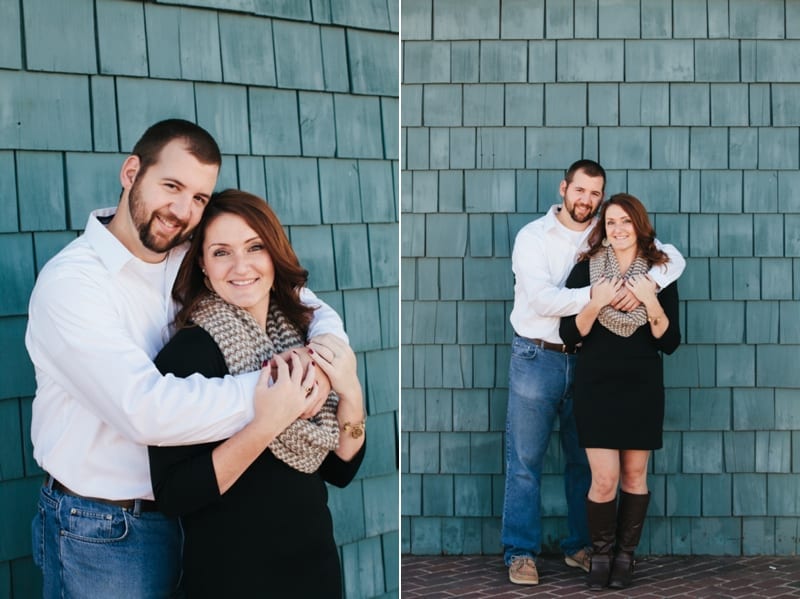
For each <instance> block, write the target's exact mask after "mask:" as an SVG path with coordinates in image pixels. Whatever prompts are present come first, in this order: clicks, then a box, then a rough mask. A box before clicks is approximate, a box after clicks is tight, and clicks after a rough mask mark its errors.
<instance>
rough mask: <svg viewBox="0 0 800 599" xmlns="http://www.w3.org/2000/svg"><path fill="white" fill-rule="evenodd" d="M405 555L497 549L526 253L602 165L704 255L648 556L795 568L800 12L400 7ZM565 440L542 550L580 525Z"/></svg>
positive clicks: (664, 3)
mask: <svg viewBox="0 0 800 599" xmlns="http://www.w3.org/2000/svg"><path fill="white" fill-rule="evenodd" d="M401 17H402V21H403V37H404V39H403V40H402V48H401V52H402V58H403V71H402V76H403V77H404V80H403V88H402V89H403V91H402V94H403V103H402V104H403V106H402V108H403V110H402V115H401V125H402V133H401V139H402V141H403V153H402V155H401V159H400V160H401V167H402V169H403V172H402V193H403V196H402V198H403V199H402V203H401V209H402V222H403V226H402V231H401V260H402V266H401V268H402V273H403V285H402V290H401V295H402V299H403V305H402V322H401V331H402V335H403V352H402V354H403V375H402V379H401V386H402V392H403V420H402V428H403V453H402V456H403V463H402V472H403V476H404V485H403V498H402V512H401V513H402V516H403V518H402V525H401V531H402V548H403V551H405V552H410V553H415V554H437V553H481V552H483V553H499V552H500V551H501V546H500V542H499V541H500V540H499V528H500V518H501V512H502V494H503V467H504V465H503V461H504V444H503V435H504V428H505V427H504V418H505V405H506V401H507V399H506V396H507V390H506V387H507V380H506V376H507V375H506V371H507V367H508V358H509V356H508V353H509V352H508V347H509V342H510V339H511V335H512V331H511V328H510V325H509V324H508V314H509V312H510V309H511V305H512V300H513V277H512V273H511V265H510V259H509V256H510V252H511V246H512V244H513V240H514V236H515V234H516V232H517V231H518V230H519V229H520V228H521V227H522V226H524V224H525V223H527V222H529V221H531V220H533V219H534V218H536V217H537V216H539V215H541V214H542V213H543V212H545V211H546V210H547V209H548V208H549V206H550V205H551V204H554V203H559V202H560V198H559V196H558V194H557V189H558V184H559V182H560V180H561V178H562V174H563V170H564V169H565V168H566V167H567V166H568V165H569V164H570V163H571V162H572V161H574V160H576V159H578V158H581V157H587V158H594V159H597V160H599V161H600V163H601V164H603V165H604V166H605V167H606V169H607V170H608V180H607V186H606V191H607V192H608V193H615V192H618V191H624V190H627V191H630V192H631V193H633V194H635V195H637V196H638V197H640V198H641V199H642V200H643V202H644V203H645V205H646V206H647V207H648V209H649V211H650V212H651V215H652V217H653V221H654V223H655V226H656V229H657V231H658V234H659V237H660V238H661V239H662V240H664V241H667V242H671V243H673V244H675V245H676V246H677V247H678V248H679V249H680V250H681V252H683V254H684V255H685V256H686V258H687V264H688V266H687V270H686V272H685V273H684V275H683V277H682V278H681V280H680V283H679V288H680V294H681V300H682V301H681V320H682V322H681V326H682V330H683V339H684V344H683V345H682V346H681V347H680V348H679V349H678V351H677V352H676V353H675V354H674V355H673V356H670V357H668V358H666V359H665V373H666V375H665V382H666V386H667V407H666V419H665V429H666V432H665V435H664V439H665V446H664V448H663V449H662V450H660V451H658V452H656V453H655V455H654V457H653V460H652V461H651V463H652V466H651V470H652V474H651V475H650V486H651V490H652V491H653V494H654V497H653V503H652V506H653V507H652V508H651V511H650V518H649V519H648V522H647V527H646V531H645V535H644V538H643V541H642V547H643V550H644V551H645V552H651V553H656V554H657V553H675V554H688V553H716V554H733V555H751V554H758V553H777V554H796V553H797V551H798V543H797V530H798V527H800V519H799V518H798V513H799V510H798V500H797V497H800V479H798V471H800V467H798V465H797V460H798V459H799V458H800V375H798V374H797V373H798V369H797V363H798V359H800V352H799V351H798V348H799V347H800V327H798V325H797V324H796V321H797V318H796V316H797V311H798V307H799V305H798V300H800V262H798V260H797V257H798V256H799V255H800V234H799V233H798V225H800V200H798V198H800V195H798V193H797V186H798V183H800V177H798V174H797V169H798V167H800V154H798V152H800V141H799V139H800V138H799V135H800V134H799V131H800V129H799V128H800V116H798V115H799V114H800V112H799V111H800V85H799V84H800V66H798V65H800V42H798V41H797V38H798V35H799V34H798V33H797V31H796V29H797V24H798V22H800V21H798V19H800V10H798V9H797V7H796V5H795V3H794V2H783V1H781V0H770V1H768V2H758V1H756V0H735V1H734V0H731V1H730V2H727V1H724V0H723V1H721V2H720V1H716V0H714V1H712V0H708V1H707V2H706V1H702V2H694V1H692V0H658V1H656V0H653V1H651V0H647V1H641V2H640V1H638V0H585V1H583V0H582V1H581V2H561V1H559V0H535V1H526V0H502V1H501V0H480V1H475V2H469V3H463V2H459V1H458V0H407V1H405V2H403V5H402V15H401ZM562 469H563V461H562V457H561V455H560V450H559V447H558V443H557V442H556V437H555V435H554V439H553V442H552V443H551V448H550V452H549V454H548V458H547V460H546V467H545V475H544V479H546V480H543V494H542V501H543V511H544V514H545V517H544V531H545V540H546V542H545V548H546V550H548V551H558V546H557V541H558V539H559V537H560V536H562V535H563V534H564V533H565V522H564V517H563V516H564V497H563V491H562V490H561V475H560V472H561V471H562Z"/></svg>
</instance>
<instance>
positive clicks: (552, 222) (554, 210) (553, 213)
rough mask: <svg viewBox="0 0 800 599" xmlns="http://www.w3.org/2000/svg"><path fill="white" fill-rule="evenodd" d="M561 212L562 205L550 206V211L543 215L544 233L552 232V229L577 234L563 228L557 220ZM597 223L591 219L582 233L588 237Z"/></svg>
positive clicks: (595, 219) (595, 218)
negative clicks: (590, 222)
mask: <svg viewBox="0 0 800 599" xmlns="http://www.w3.org/2000/svg"><path fill="white" fill-rule="evenodd" d="M559 210H563V204H553V205H552V206H550V210H548V211H547V213H546V214H545V215H544V228H545V231H552V230H553V229H558V230H563V231H570V232H571V233H577V231H573V230H572V229H568V228H567V227H565V226H564V224H563V223H562V222H561V221H560V220H558V211H559ZM596 222H597V217H596V216H595V217H593V218H592V224H591V225H589V226H588V227H586V229H585V230H584V231H582V232H583V233H586V234H587V235H588V232H589V231H590V230H591V228H592V227H593V226H594V225H595V223H596Z"/></svg>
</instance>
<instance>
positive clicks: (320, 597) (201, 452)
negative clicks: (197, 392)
mask: <svg viewBox="0 0 800 599" xmlns="http://www.w3.org/2000/svg"><path fill="white" fill-rule="evenodd" d="M155 363H156V366H158V368H159V370H161V372H162V373H167V372H171V373H173V374H176V375H177V376H189V375H190V374H192V373H194V372H200V373H201V374H203V375H204V376H206V377H221V376H224V375H225V374H227V373H228V368H227V366H226V365H225V359H224V357H223V355H222V353H221V352H220V350H219V348H218V347H217V344H216V343H215V342H214V340H213V339H212V338H211V336H210V335H209V334H208V333H207V332H206V331H205V330H203V329H202V328H200V327H190V328H185V329H181V330H179V331H178V333H177V334H176V335H175V337H173V338H172V340H170V342H169V343H168V344H167V345H166V346H165V347H164V349H163V350H161V353H160V354H159V355H158V356H157V357H156V360H155ZM217 445H219V442H218V443H205V444H201V445H188V446H181V447H150V448H149V452H150V470H151V472H150V476H151V478H152V481H153V491H154V493H155V496H156V500H157V501H158V506H159V508H160V509H161V510H162V511H163V512H165V513H167V514H170V515H179V516H181V522H182V524H183V530H184V536H185V539H184V549H183V585H182V586H183V589H184V592H185V594H186V597H187V599H197V598H205V597H208V598H209V599H210V598H215V599H218V598H220V597H230V598H245V597H246V598H250V597H260V598H261V597H265V598H272V597H274V598H276V599H283V598H285V597H304V598H305V597H307V598H309V599H329V598H336V597H340V596H341V584H342V583H341V574H340V566H339V555H338V551H337V548H336V543H335V542H334V539H333V522H332V520H331V514H330V512H329V510H328V506H327V500H328V490H327V487H326V486H325V483H326V482H329V483H331V484H334V485H336V486H339V487H343V486H345V485H346V484H348V483H349V482H350V481H351V480H352V478H353V477H354V476H355V474H356V471H357V470H358V467H359V465H360V464H361V461H362V460H363V458H364V450H365V447H366V445H365V446H364V447H362V448H361V450H360V451H359V453H357V454H356V456H355V457H354V458H353V459H352V460H351V461H349V462H344V461H342V460H341V459H340V458H339V457H338V456H337V455H336V454H335V453H333V452H331V453H330V454H328V457H327V458H326V459H325V461H324V462H323V463H322V466H320V468H319V470H318V471H317V472H315V473H313V474H305V473H303V472H299V471H298V470H295V469H293V468H291V467H289V466H287V465H286V464H285V463H283V462H282V461H280V460H279V459H278V458H276V457H275V456H274V455H272V452H270V451H269V450H265V451H264V452H263V453H262V454H261V455H260V456H259V457H258V458H257V459H256V461H255V462H253V464H251V465H250V467H249V468H248V469H247V470H246V471H245V473H244V474H243V475H242V476H241V477H240V478H239V480H237V481H236V483H234V485H233V486H232V487H231V488H230V489H229V490H228V492H227V493H225V494H224V495H220V494H219V489H218V487H217V480H216V475H215V472H214V466H213V463H212V461H211V452H212V451H213V449H214V447H216V446H217Z"/></svg>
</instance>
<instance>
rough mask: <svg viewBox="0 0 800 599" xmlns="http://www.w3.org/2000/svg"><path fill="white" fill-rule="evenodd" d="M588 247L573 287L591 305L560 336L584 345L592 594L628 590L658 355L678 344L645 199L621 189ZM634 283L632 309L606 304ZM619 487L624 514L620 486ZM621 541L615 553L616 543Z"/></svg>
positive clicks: (580, 364) (579, 391)
mask: <svg viewBox="0 0 800 599" xmlns="http://www.w3.org/2000/svg"><path fill="white" fill-rule="evenodd" d="M588 243H589V249H588V250H587V251H586V253H584V254H583V255H581V257H580V260H579V262H578V264H576V265H575V267H574V268H573V269H572V272H571V273H570V275H569V278H568V279H567V283H566V286H567V287H571V288H577V287H585V286H586V285H589V284H591V286H592V297H591V300H590V301H589V304H588V305H587V306H586V307H585V308H584V309H583V310H582V311H581V312H580V313H579V314H577V315H576V316H571V317H568V318H562V320H561V327H560V333H561V339H562V340H563V341H564V343H566V344H567V345H575V344H577V343H582V347H581V351H580V353H579V354H578V359H577V363H576V366H575V383H574V402H575V421H576V424H577V428H578V438H579V442H580V445H581V447H584V448H586V455H587V457H588V459H589V466H590V468H591V471H592V484H591V487H590V489H589V496H588V497H587V501H586V505H587V516H588V520H589V531H590V534H591V536H592V546H593V553H592V565H591V569H590V571H589V574H588V576H587V584H588V585H589V587H590V588H603V587H606V586H611V587H613V588H624V587H627V586H628V585H629V584H630V582H631V577H632V575H633V551H634V549H635V548H636V546H637V545H638V544H639V538H640V536H641V532H642V525H643V523H644V518H645V514H646V513H647V505H648V503H649V501H650V493H649V491H648V490H647V461H648V459H649V457H650V451H651V450H653V449H659V448H661V446H662V441H661V434H662V425H663V421H664V375H663V369H662V363H661V352H663V353H667V354H671V353H672V352H673V351H675V349H676V348H677V347H678V344H679V343H680V330H679V327H678V290H677V287H676V285H675V283H673V284H671V285H669V286H668V287H666V288H665V289H663V290H661V291H660V292H658V290H657V289H656V284H655V282H654V281H653V280H652V279H651V278H650V277H649V276H648V275H647V272H648V271H649V270H650V268H651V267H652V266H654V265H656V266H657V265H661V264H664V263H665V262H667V260H668V259H667V256H666V254H664V252H662V251H661V250H659V249H657V248H656V245H655V231H654V230H653V227H652V225H651V224H650V221H649V219H648V216H647V211H646V210H645V208H644V206H643V205H642V203H641V202H640V201H639V200H638V199H636V198H635V197H633V196H631V195H628V194H625V193H620V194H617V195H615V196H612V197H611V198H610V199H609V200H608V201H607V202H606V203H605V204H604V205H603V206H602V208H601V210H600V217H599V220H598V223H597V225H596V226H595V228H594V230H593V231H592V233H591V234H590V235H589V240H588ZM623 287H627V288H628V289H629V290H630V291H631V292H632V293H633V294H634V295H635V296H636V298H637V299H638V300H639V301H640V302H641V305H640V306H639V307H638V308H636V309H635V310H633V311H631V312H628V313H625V312H620V311H617V310H615V309H613V308H612V307H611V306H610V305H608V304H609V303H610V302H611V301H612V300H613V299H614V296H615V295H616V294H617V293H618V292H619V291H621V290H622V289H623ZM618 484H619V485H620V487H621V489H620V500H619V509H618V510H617V497H616V496H617V485H618ZM615 543H616V553H614V545H615Z"/></svg>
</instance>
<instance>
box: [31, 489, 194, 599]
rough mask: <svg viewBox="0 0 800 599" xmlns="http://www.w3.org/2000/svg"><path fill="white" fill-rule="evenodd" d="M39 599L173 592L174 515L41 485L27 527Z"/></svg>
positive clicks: (177, 557) (177, 552) (132, 598)
mask: <svg viewBox="0 0 800 599" xmlns="http://www.w3.org/2000/svg"><path fill="white" fill-rule="evenodd" d="M31 531H32V540H33V560H34V562H35V563H36V565H37V566H39V568H40V569H41V570H42V574H43V577H44V588H43V596H44V598H45V599H55V598H56V597H58V598H75V599H88V598H94V597H97V598H100V597H102V598H107V597H126V599H140V598H141V599H144V598H148V599H149V598H153V599H156V598H158V599H162V598H165V597H170V596H172V595H173V593H175V592H176V588H177V586H178V582H179V580H180V575H181V558H182V543H183V533H182V532H181V527H180V524H179V521H178V519H177V518H168V517H167V516H165V515H164V514H161V513H159V512H141V511H139V510H138V503H137V505H136V507H135V508H134V509H132V510H128V509H125V508H121V507H117V506H113V505H108V504H105V503H100V502H97V501H92V500H90V499H86V498H82V497H74V496H72V495H67V494H65V493H61V492H60V491H57V490H55V489H52V488H50V485H49V484H46V485H45V486H43V487H42V489H41V492H40V494H39V504H38V513H37V514H36V516H34V518H33V523H32V526H31Z"/></svg>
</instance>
